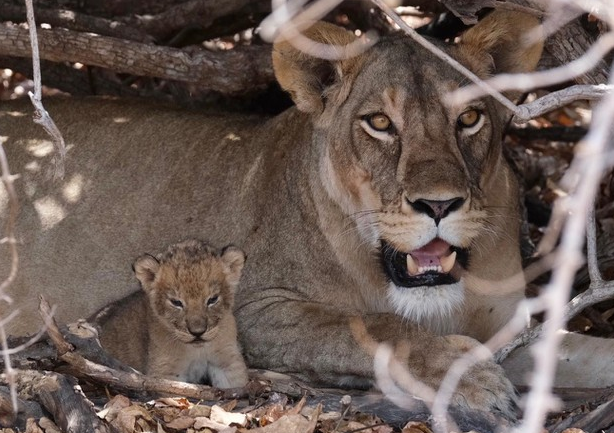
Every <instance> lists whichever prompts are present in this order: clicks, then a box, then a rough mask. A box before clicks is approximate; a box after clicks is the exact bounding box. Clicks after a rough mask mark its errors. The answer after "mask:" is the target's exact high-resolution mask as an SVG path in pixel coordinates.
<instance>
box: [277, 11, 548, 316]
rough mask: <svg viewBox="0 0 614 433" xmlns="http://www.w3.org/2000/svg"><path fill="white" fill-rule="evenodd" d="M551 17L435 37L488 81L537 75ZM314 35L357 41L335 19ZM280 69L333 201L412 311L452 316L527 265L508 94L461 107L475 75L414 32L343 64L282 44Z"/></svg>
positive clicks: (401, 308)
mask: <svg viewBox="0 0 614 433" xmlns="http://www.w3.org/2000/svg"><path fill="white" fill-rule="evenodd" d="M537 25H538V22H537V20H535V19H533V18H531V17H528V16H526V15H522V14H518V13H512V14H509V13H508V14H502V13H499V12H494V13H492V14H491V15H490V16H488V17H487V18H485V19H484V20H482V21H481V22H480V23H479V24H478V25H476V26H475V27H473V28H472V29H470V30H469V31H467V32H466V34H465V35H464V36H463V38H462V40H461V42H460V43H459V44H456V45H452V44H445V43H443V42H433V43H435V44H436V45H437V46H438V47H439V48H440V49H441V50H443V51H445V52H447V53H448V54H449V55H450V56H452V57H453V58H455V59H457V60H458V61H460V62H461V63H462V64H464V65H465V66H466V67H468V68H470V69H472V70H473V71H474V72H475V73H476V74H478V75H480V76H482V77H485V76H488V75H490V74H494V73H500V72H521V71H528V70H531V69H533V68H534V67H535V66H536V64H537V61H538V60H539V57H540V54H541V44H533V45H529V44H524V42H523V37H522V36H523V35H525V34H528V33H530V30H531V29H532V28H534V27H535V26H537ZM304 33H305V35H306V36H307V37H309V38H311V39H312V40H314V41H316V42H320V43H327V44H333V45H338V46H344V45H347V44H348V43H350V42H352V41H354V40H355V37H354V35H353V34H351V33H348V32H347V31H345V30H343V29H340V28H338V27H336V26H333V25H331V24H326V23H317V24H315V25H313V26H312V27H311V28H309V29H307V30H306V31H305V32H304ZM273 64H274V67H275V72H276V76H277V79H278V80H279V82H280V84H281V85H282V86H283V87H284V88H285V89H286V90H288V91H289V92H290V94H291V95H292V97H293V99H294V101H295V102H296V105H297V107H298V109H299V110H301V111H303V112H306V113H309V114H310V115H311V118H312V122H313V125H314V130H315V131H314V134H315V137H314V138H315V140H314V141H315V142H316V143H317V149H316V150H315V151H316V152H317V154H318V157H319V175H320V176H319V179H320V182H321V183H322V185H323V187H324V188H325V190H326V191H327V193H328V195H329V197H330V198H331V199H332V200H331V202H332V203H333V204H332V205H331V209H333V211H335V210H341V212H343V213H344V214H345V215H346V216H347V217H348V218H350V219H351V220H353V223H354V227H355V228H356V231H357V233H358V235H359V236H360V237H361V238H362V243H363V244H365V245H368V248H370V249H371V250H372V251H373V252H375V253H377V254H378V255H379V257H380V261H381V263H382V264H383V266H382V273H383V274H384V275H385V276H386V277H387V281H388V289H387V293H388V298H389V300H390V301H391V302H392V303H393V305H394V306H395V308H396V309H397V311H398V312H399V313H400V314H403V315H405V316H406V317H408V318H412V319H417V320H421V319H422V318H424V317H426V316H433V315H439V314H445V313H446V312H448V311H449V310H451V309H453V308H454V307H456V306H458V305H459V304H460V303H461V302H463V299H464V291H465V290H472V291H474V292H483V291H485V290H490V291H492V290H493V289H495V290H496V287H497V284H496V283H495V284H493V281H497V280H502V279H505V278H508V277H510V276H512V275H513V274H514V273H516V272H519V271H520V269H521V268H520V255H519V248H518V239H519V224H520V213H519V209H518V191H517V185H516V181H515V179H514V176H513V174H512V173H511V171H510V169H509V167H508V165H507V164H506V162H505V160H504V158H503V156H502V146H501V138H502V130H503V124H504V121H505V117H506V116H505V113H503V109H502V107H500V106H499V105H498V104H497V103H496V102H495V101H493V100H492V99H491V98H489V97H485V98H480V99H476V100H474V101H472V102H470V103H467V104H465V105H462V106H452V105H450V104H449V103H447V101H446V100H447V98H448V94H449V92H451V91H453V90H455V89H457V88H459V87H461V86H464V85H467V84H470V81H469V80H468V79H467V78H465V77H464V76H463V75H461V74H460V73H459V72H457V71H456V70H454V69H453V68H452V67H451V66H449V65H448V64H446V63H445V62H444V61H442V60H441V59H439V58H437V57H436V56H435V55H433V54H432V53H431V52H429V51H428V50H426V49H425V48H423V47H422V46H420V45H419V44H418V43H416V42H414V41H413V40H411V39H410V38H409V37H408V36H406V35H396V36H392V37H388V38H384V39H381V40H380V41H378V42H377V43H376V44H375V45H374V46H373V47H371V48H369V49H368V50H367V51H366V52H364V53H362V54H360V55H358V56H357V57H352V58H346V59H341V60H334V61H327V60H322V59H316V58H313V57H310V56H309V55H307V54H305V53H303V52H301V51H300V50H299V49H297V48H296V47H295V46H293V44H292V43H290V42H289V41H284V40H282V41H279V42H277V43H276V44H275V48H274V53H273ZM344 236H345V235H344V234H341V235H340V236H338V237H337V238H338V239H339V240H338V242H339V243H340V244H341V243H343V242H344V241H343V238H344Z"/></svg>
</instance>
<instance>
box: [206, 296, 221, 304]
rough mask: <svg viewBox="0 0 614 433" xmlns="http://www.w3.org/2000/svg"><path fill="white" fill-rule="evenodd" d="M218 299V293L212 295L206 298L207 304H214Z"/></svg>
mask: <svg viewBox="0 0 614 433" xmlns="http://www.w3.org/2000/svg"><path fill="white" fill-rule="evenodd" d="M219 300H220V297H219V296H218V295H213V296H211V297H210V298H209V299H207V306H208V307H210V306H212V305H215V304H217V301H219Z"/></svg>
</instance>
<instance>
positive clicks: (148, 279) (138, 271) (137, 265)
mask: <svg viewBox="0 0 614 433" xmlns="http://www.w3.org/2000/svg"><path fill="white" fill-rule="evenodd" d="M159 269H160V262H159V261H158V260H157V259H156V258H155V257H154V256H152V255H150V254H143V255H142V256H140V257H139V258H137V259H136V260H135V261H134V263H133V264H132V270H133V271H134V274H135V275H136V278H137V279H138V280H139V281H140V282H141V287H142V288H143V289H144V290H146V289H147V288H149V285H150V284H151V283H152V282H153V280H154V279H155V278H156V273H157V272H158V270H159Z"/></svg>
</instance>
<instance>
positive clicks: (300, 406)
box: [287, 396, 307, 415]
mask: <svg viewBox="0 0 614 433" xmlns="http://www.w3.org/2000/svg"><path fill="white" fill-rule="evenodd" d="M305 403H307V398H306V397H305V396H303V397H302V398H301V399H300V401H299V402H298V403H296V404H295V405H294V407H293V408H290V409H288V412H287V413H288V415H298V414H299V413H301V411H302V410H303V408H304V407H305Z"/></svg>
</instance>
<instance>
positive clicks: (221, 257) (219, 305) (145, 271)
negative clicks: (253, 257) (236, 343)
mask: <svg viewBox="0 0 614 433" xmlns="http://www.w3.org/2000/svg"><path fill="white" fill-rule="evenodd" d="M244 263H245V254H244V253H243V251H241V250H240V249H238V248H236V247H234V246H227V247H226V248H224V249H223V250H222V251H221V252H220V251H218V250H216V249H214V248H212V247H211V246H209V245H208V244H206V243H204V242H201V241H197V240H192V239H190V240H187V241H184V242H181V243H178V244H174V245H171V246H170V247H169V248H168V249H167V250H166V251H165V252H164V253H161V254H159V255H158V256H157V257H154V256H151V255H149V254H145V255H142V256H140V257H139V258H138V259H137V260H136V261H135V262H134V265H133V269H134V272H135V274H136V277H137V279H138V280H139V282H140V283H141V287H142V289H143V290H144V291H145V293H146V294H147V297H148V299H149V302H150V305H151V308H152V310H153V312H154V314H155V315H156V317H157V318H158V320H159V321H160V323H162V324H163V325H164V326H165V327H166V328H167V329H168V330H169V331H170V332H171V333H172V334H173V335H175V336H176V338H178V339H179V340H181V341H183V342H185V343H196V344H198V343H202V342H204V341H208V340H211V339H212V338H214V337H215V336H216V335H217V334H218V332H219V331H220V330H219V327H218V323H219V321H220V319H221V317H222V316H224V315H225V314H232V307H233V305H234V293H235V290H236V287H237V285H238V284H239V279H240V277H241V270H242V269H243V264H244Z"/></svg>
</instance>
